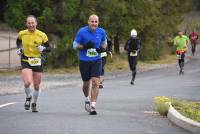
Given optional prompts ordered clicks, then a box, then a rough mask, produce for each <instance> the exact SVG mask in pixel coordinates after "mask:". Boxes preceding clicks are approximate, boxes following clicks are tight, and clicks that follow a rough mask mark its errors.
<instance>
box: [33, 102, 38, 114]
mask: <svg viewBox="0 0 200 134" xmlns="http://www.w3.org/2000/svg"><path fill="white" fill-rule="evenodd" d="M36 106H37V105H36V103H32V107H31V108H32V112H38V110H37V107H36Z"/></svg>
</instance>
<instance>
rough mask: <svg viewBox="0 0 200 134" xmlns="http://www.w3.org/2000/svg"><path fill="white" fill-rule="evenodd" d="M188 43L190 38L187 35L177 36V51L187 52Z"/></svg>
mask: <svg viewBox="0 0 200 134" xmlns="http://www.w3.org/2000/svg"><path fill="white" fill-rule="evenodd" d="M188 43H189V38H188V37H187V36H185V35H182V36H176V37H175V39H174V45H175V46H176V50H185V48H186V47H187V44H188Z"/></svg>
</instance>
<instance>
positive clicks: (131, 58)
mask: <svg viewBox="0 0 200 134" xmlns="http://www.w3.org/2000/svg"><path fill="white" fill-rule="evenodd" d="M137 60H138V58H137V56H130V54H129V55H128V63H129V67H130V70H131V71H132V81H134V80H135V76H136V65H137Z"/></svg>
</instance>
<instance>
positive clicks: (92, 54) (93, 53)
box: [86, 48, 98, 57]
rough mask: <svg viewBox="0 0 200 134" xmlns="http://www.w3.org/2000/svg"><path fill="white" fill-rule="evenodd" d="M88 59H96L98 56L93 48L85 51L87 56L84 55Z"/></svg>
mask: <svg viewBox="0 0 200 134" xmlns="http://www.w3.org/2000/svg"><path fill="white" fill-rule="evenodd" d="M86 55H87V56H88V57H96V56H98V53H97V51H96V49H95V48H90V49H88V50H87V54H86Z"/></svg>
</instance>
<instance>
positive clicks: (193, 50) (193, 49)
mask: <svg viewBox="0 0 200 134" xmlns="http://www.w3.org/2000/svg"><path fill="white" fill-rule="evenodd" d="M191 46H192V48H191V50H192V54H194V53H195V51H196V43H193V44H191Z"/></svg>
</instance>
